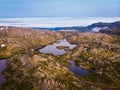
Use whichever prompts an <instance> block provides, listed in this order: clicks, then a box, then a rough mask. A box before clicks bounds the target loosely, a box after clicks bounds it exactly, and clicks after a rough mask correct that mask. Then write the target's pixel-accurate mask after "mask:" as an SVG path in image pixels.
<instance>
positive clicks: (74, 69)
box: [68, 60, 88, 76]
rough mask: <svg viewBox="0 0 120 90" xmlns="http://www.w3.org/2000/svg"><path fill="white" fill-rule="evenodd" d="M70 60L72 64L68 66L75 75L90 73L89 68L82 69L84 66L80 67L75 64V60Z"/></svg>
mask: <svg viewBox="0 0 120 90" xmlns="http://www.w3.org/2000/svg"><path fill="white" fill-rule="evenodd" d="M68 62H69V63H70V64H71V66H70V67H68V68H69V70H70V71H71V72H73V73H74V74H75V75H78V76H87V74H88V71H87V70H85V69H82V68H80V67H77V66H76V65H75V62H74V61H73V60H69V61H68Z"/></svg>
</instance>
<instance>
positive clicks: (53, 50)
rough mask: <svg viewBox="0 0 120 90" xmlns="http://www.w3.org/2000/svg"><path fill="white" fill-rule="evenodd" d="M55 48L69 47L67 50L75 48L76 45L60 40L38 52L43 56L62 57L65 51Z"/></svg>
mask: <svg viewBox="0 0 120 90" xmlns="http://www.w3.org/2000/svg"><path fill="white" fill-rule="evenodd" d="M57 46H63V47H69V49H73V48H74V47H76V45H72V44H70V43H69V42H68V41H67V40H66V39H61V40H59V41H57V43H53V44H52V45H47V46H46V47H44V48H42V49H40V50H39V51H40V52H41V53H44V54H53V55H55V56H58V55H63V54H64V53H65V50H64V49H58V48H57Z"/></svg>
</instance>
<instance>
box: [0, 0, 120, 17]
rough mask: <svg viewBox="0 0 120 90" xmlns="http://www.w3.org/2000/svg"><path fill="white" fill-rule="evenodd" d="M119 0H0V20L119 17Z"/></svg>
mask: <svg viewBox="0 0 120 90" xmlns="http://www.w3.org/2000/svg"><path fill="white" fill-rule="evenodd" d="M119 9H120V0H0V18H11V17H12V18H21V17H22V18H23V17H120V10H119Z"/></svg>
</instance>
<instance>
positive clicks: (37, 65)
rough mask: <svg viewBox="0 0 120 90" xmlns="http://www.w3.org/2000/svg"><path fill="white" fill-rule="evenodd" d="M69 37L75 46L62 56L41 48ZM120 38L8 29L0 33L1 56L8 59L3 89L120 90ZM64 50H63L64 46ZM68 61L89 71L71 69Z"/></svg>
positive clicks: (78, 33) (105, 35) (99, 34)
mask: <svg viewBox="0 0 120 90" xmlns="http://www.w3.org/2000/svg"><path fill="white" fill-rule="evenodd" d="M61 38H66V39H67V40H68V41H69V42H70V43H72V44H75V45H76V47H75V48H74V49H72V50H70V49H68V48H66V49H65V51H66V53H65V54H63V55H61V56H55V55H52V54H43V53H40V52H39V48H42V47H43V46H46V45H48V44H50V43H53V42H56V41H57V40H59V39H61ZM119 38H120V36H118V35H108V34H102V33H80V32H54V31H39V30H32V29H28V28H27V29H26V28H20V27H19V28H14V27H8V29H7V30H1V31H0V45H1V47H0V57H1V58H7V63H6V66H7V67H6V69H5V70H4V71H3V72H2V74H3V75H4V77H5V83H4V84H3V85H2V88H3V90H112V89H113V90H119V88H120V80H119V78H120V39H119ZM62 48H64V47H62ZM68 60H73V61H74V62H75V64H76V66H77V67H80V68H82V69H85V70H87V71H88V75H87V76H79V75H75V74H74V73H72V72H71V71H70V70H69V68H68V67H69V66H70V64H69V62H68Z"/></svg>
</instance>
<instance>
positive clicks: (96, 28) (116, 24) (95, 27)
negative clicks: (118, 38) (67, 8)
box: [33, 21, 120, 32]
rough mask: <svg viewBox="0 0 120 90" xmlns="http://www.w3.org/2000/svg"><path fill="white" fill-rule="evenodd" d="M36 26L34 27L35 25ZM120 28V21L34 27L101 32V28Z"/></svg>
mask: <svg viewBox="0 0 120 90" xmlns="http://www.w3.org/2000/svg"><path fill="white" fill-rule="evenodd" d="M33 28H34V27H33ZM114 28H120V21H117V22H113V23H104V22H98V23H94V24H91V25H88V26H73V27H55V28H39V27H38V28H36V27H35V28H34V29H39V30H53V31H68V30H72V31H79V32H99V31H100V30H104V29H105V30H106V29H107V30H110V29H114Z"/></svg>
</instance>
